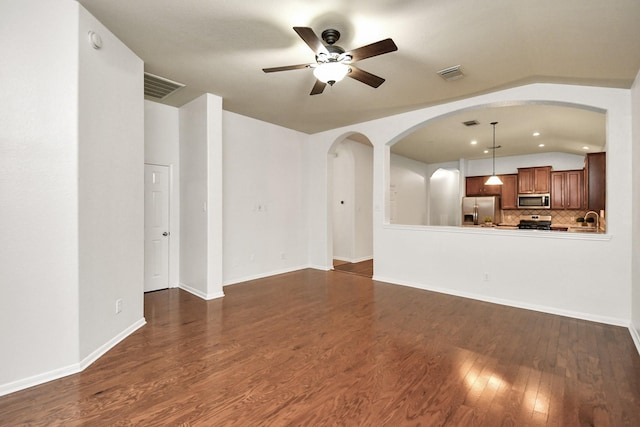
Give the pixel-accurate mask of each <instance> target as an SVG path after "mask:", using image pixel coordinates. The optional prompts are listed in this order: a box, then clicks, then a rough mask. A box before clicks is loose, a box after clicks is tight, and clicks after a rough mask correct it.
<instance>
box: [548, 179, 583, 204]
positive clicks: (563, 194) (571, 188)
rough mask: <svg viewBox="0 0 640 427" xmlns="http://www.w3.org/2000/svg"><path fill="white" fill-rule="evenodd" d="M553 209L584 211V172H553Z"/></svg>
mask: <svg viewBox="0 0 640 427" xmlns="http://www.w3.org/2000/svg"><path fill="white" fill-rule="evenodd" d="M550 177H551V191H550V192H551V209H584V208H585V202H584V199H585V190H584V170H583V169H580V170H569V171H558V172H551V174H550Z"/></svg>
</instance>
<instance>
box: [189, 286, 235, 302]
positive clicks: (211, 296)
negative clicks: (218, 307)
mask: <svg viewBox="0 0 640 427" xmlns="http://www.w3.org/2000/svg"><path fill="white" fill-rule="evenodd" d="M178 287H179V288H180V289H182V290H185V291H187V292H189V293H190V294H193V295H195V296H197V297H198V298H202V299H203V300H207V301H209V300H212V299H216V298H222V297H223V296H224V292H222V291H220V292H215V293H213V294H206V293H204V292H202V291H201V290H199V289H196V288H194V287H191V286H189V285H187V284H185V283H180V285H179V286H178Z"/></svg>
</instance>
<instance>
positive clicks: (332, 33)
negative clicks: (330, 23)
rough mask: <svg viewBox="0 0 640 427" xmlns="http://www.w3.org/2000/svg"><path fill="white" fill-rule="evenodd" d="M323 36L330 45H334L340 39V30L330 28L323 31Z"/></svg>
mask: <svg viewBox="0 0 640 427" xmlns="http://www.w3.org/2000/svg"><path fill="white" fill-rule="evenodd" d="M321 37H322V40H324V41H325V42H327V44H328V45H332V44H334V43H335V42H337V41H338V40H339V39H340V31H338V30H334V29H333V28H329V29H328V30H324V31H323V32H322V34H321Z"/></svg>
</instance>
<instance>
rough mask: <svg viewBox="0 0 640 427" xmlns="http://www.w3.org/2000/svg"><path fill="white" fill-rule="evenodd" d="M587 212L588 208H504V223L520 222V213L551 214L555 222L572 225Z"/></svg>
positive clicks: (552, 220)
mask: <svg viewBox="0 0 640 427" xmlns="http://www.w3.org/2000/svg"><path fill="white" fill-rule="evenodd" d="M586 213H587V211H586V210H564V209H538V210H528V209H518V210H511V209H510V210H503V211H502V223H503V224H513V225H516V224H518V223H519V222H520V215H551V222H552V223H553V224H566V225H572V224H574V223H575V222H576V218H582V217H584V215H585V214H586Z"/></svg>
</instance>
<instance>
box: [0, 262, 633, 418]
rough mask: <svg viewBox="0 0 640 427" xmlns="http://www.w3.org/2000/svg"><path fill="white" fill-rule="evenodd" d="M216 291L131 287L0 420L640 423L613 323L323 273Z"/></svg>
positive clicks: (8, 403) (628, 351)
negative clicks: (130, 307)
mask: <svg viewBox="0 0 640 427" xmlns="http://www.w3.org/2000/svg"><path fill="white" fill-rule="evenodd" d="M225 294H226V296H225V297H224V298H223V299H218V300H213V301H208V302H207V301H203V300H201V299H199V298H197V297H194V296H192V295H190V294H188V293H186V292H184V291H181V290H177V289H170V290H165V291H159V292H153V293H150V294H147V295H146V296H145V317H146V319H147V322H148V324H147V325H146V326H145V327H143V328H141V329H140V330H138V331H136V332H135V333H134V334H133V335H131V336H130V337H128V338H127V339H126V340H124V341H123V342H122V343H121V344H119V345H118V346H116V347H115V348H114V349H112V350H111V351H109V352H108V353H107V354H106V355H105V356H103V357H102V358H100V359H99V360H98V361H96V362H95V363H94V364H93V365H91V366H90V367H88V368H87V369H86V370H85V371H84V372H82V373H80V374H76V375H72V376H69V377H66V378H63V379H60V380H57V381H53V382H50V383H47V384H43V385H40V386H37V387H33V388H31V389H28V390H24V391H20V392H17V393H13V394H11V395H8V396H4V397H0V425H2V426H23V425H30V426H80V425H86V426H113V425H140V426H263V425H266V426H336V425H341V426H640V356H639V355H638V353H637V352H636V349H635V347H634V346H633V342H632V340H631V337H630V335H629V332H628V330H627V329H625V328H621V327H615V326H608V325H602V324H597V323H591V322H587V321H581V320H575V319H569V318H564V317H559V316H554V315H548V314H543V313H537V312H533V311H527V310H521V309H515V308H510V307H504V306H499V305H493V304H489V303H484V302H478V301H473V300H468V299H464V298H458V297H453V296H448V295H442V294H437V293H432V292H427V291H422V290H417V289H412V288H408V287H402V286H393V285H389V284H385V283H380V282H373V281H372V280H371V279H367V278H364V277H361V276H357V275H350V274H341V273H338V272H333V271H330V272H322V271H317V270H302V271H298V272H293V273H287V274H284V275H279V276H274V277H270V278H266V279H260V280H254V281H251V282H246V283H243V284H237V285H233V286H229V287H226V288H225Z"/></svg>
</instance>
